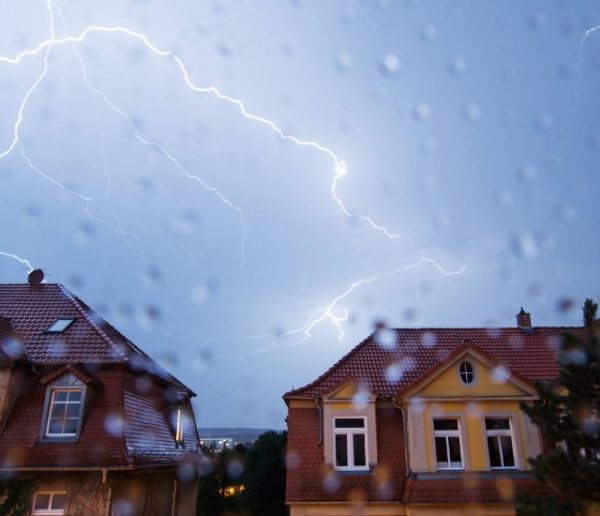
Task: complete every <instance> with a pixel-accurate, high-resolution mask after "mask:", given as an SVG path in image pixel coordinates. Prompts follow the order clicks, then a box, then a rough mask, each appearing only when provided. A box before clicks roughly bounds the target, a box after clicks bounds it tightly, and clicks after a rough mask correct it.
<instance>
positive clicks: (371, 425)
mask: <svg viewBox="0 0 600 516" xmlns="http://www.w3.org/2000/svg"><path fill="white" fill-rule="evenodd" d="M567 331H568V332H572V333H574V334H577V335H579V336H581V337H583V335H584V334H585V332H584V330H583V328H542V327H532V325H531V318H530V316H529V314H527V313H526V312H525V311H523V310H522V309H521V312H520V313H519V314H518V315H517V327H512V328H431V329H397V330H386V329H382V330H379V331H377V332H375V333H374V334H372V335H371V336H369V337H368V338H367V339H365V340H364V341H363V342H361V343H360V344H359V345H358V346H357V347H355V348H354V349H353V350H352V351H350V352H349V353H348V354H347V355H346V356H345V357H343V358H342V359H341V360H340V361H339V362H337V363H336V364H335V365H334V366H333V367H331V368H330V369H329V370H328V371H326V372H325V373H324V374H323V375H321V376H320V377H319V378H317V379H316V380H315V381H313V382H312V383H310V384H308V385H307V386H305V387H302V388H300V389H295V390H293V391H290V392H288V393H287V394H285V395H284V399H285V401H286V403H287V405H288V455H287V457H288V470H287V493H286V501H287V504H288V505H289V507H290V514H291V516H317V515H318V516H323V515H330V516H334V515H335V516H341V515H348V516H349V515H352V514H356V513H357V511H358V512H359V513H360V514H362V515H364V516H368V515H379V516H384V515H388V516H391V515H436V514H440V515H442V514H443V515H448V514H455V515H458V514H478V515H492V514H494V515H509V514H514V512H515V506H514V502H515V497H516V495H517V493H518V492H519V491H521V490H526V491H531V492H537V493H539V492H542V491H543V487H542V486H541V485H539V484H538V483H537V481H536V480H535V478H534V477H533V474H532V472H531V467H530V465H529V463H528V462H527V459H528V458H530V457H535V456H537V455H539V454H540V453H541V452H542V449H543V445H544V443H543V441H542V439H541V436H540V432H539V430H538V428H537V427H536V426H535V425H534V424H533V423H532V422H531V421H530V420H529V419H528V418H527V417H526V416H525V414H524V413H523V412H522V411H521V410H520V407H519V402H521V401H524V402H526V403H530V402H532V401H533V400H534V399H536V390H535V388H534V385H533V383H534V382H535V381H538V380H539V381H551V380H555V379H556V378H557V376H558V363H557V349H558V346H559V343H560V336H561V334H562V333H564V332H567Z"/></svg>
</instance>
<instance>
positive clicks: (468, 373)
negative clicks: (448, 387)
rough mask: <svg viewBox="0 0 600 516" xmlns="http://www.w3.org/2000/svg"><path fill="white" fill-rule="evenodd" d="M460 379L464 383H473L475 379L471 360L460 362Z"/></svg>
mask: <svg viewBox="0 0 600 516" xmlns="http://www.w3.org/2000/svg"><path fill="white" fill-rule="evenodd" d="M459 373H460V379H461V380H462V382H463V383H464V384H466V385H469V384H471V383H473V380H474V379H475V369H474V368H473V364H471V362H467V361H465V362H462V363H461V364H460V367H459Z"/></svg>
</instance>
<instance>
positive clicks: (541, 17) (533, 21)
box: [527, 11, 548, 30]
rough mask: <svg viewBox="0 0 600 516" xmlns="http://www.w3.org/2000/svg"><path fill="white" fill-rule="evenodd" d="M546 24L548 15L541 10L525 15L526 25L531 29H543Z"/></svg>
mask: <svg viewBox="0 0 600 516" xmlns="http://www.w3.org/2000/svg"><path fill="white" fill-rule="evenodd" d="M547 24H548V16H546V13H544V12H542V11H538V12H535V13H532V14H530V15H529V16H528V17H527V26H528V27H529V28H530V29H531V30H540V29H543V28H544V27H545V26H546V25H547Z"/></svg>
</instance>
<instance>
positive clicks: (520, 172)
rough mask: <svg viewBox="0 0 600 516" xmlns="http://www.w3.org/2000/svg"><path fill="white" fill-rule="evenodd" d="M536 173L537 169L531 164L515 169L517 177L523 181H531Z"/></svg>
mask: <svg viewBox="0 0 600 516" xmlns="http://www.w3.org/2000/svg"><path fill="white" fill-rule="evenodd" d="M536 174H537V170H536V168H535V167H534V166H533V165H531V164H527V165H523V166H521V167H519V168H518V169H517V177H518V178H519V180H520V181H521V182H523V183H530V182H531V181H533V180H534V179H535V176H536Z"/></svg>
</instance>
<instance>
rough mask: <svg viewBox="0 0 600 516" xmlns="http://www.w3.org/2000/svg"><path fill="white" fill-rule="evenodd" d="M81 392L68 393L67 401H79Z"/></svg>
mask: <svg viewBox="0 0 600 516" xmlns="http://www.w3.org/2000/svg"><path fill="white" fill-rule="evenodd" d="M80 400H81V391H69V401H80Z"/></svg>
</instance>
